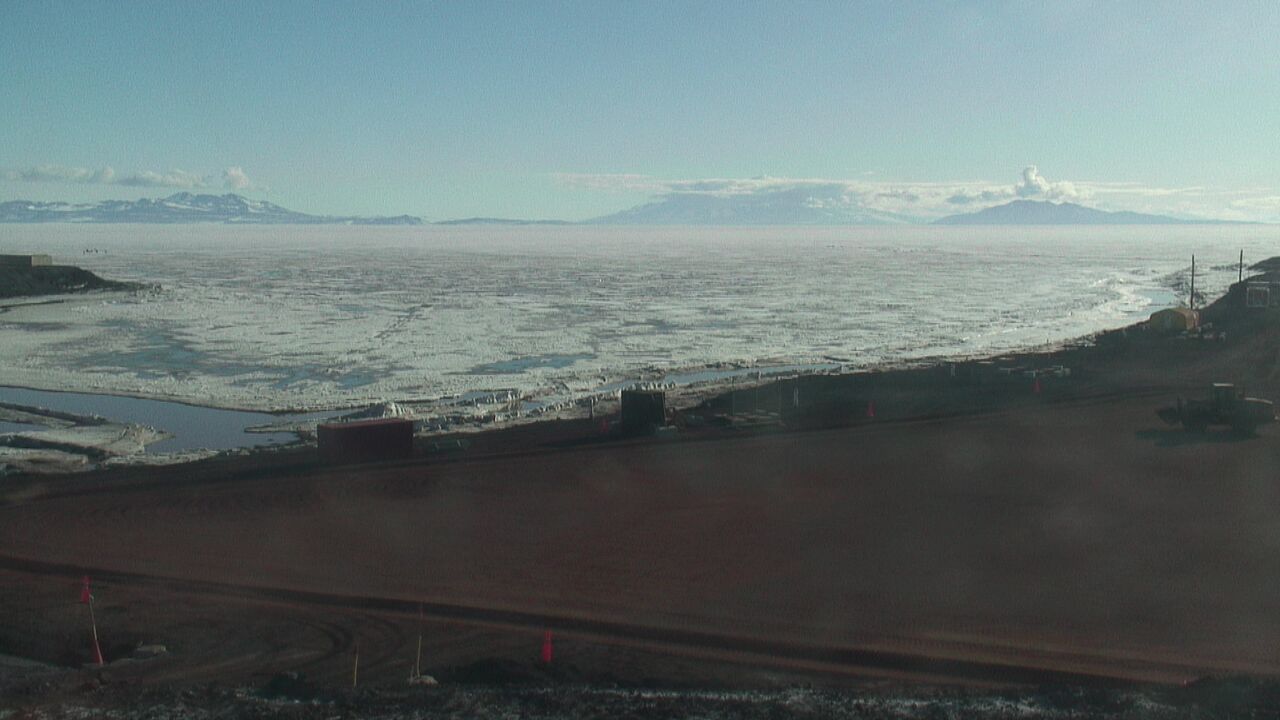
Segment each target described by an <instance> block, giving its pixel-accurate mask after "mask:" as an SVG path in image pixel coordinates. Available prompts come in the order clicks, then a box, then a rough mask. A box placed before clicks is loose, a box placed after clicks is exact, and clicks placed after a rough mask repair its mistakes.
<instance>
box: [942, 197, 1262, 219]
mask: <svg viewBox="0 0 1280 720" xmlns="http://www.w3.org/2000/svg"><path fill="white" fill-rule="evenodd" d="M934 224H935V225H1191V224H1237V223H1232V222H1231V221H1227V220H1180V219H1178V218H1174V217H1169V216H1167V215H1146V214H1143V213H1136V212H1127V211H1122V212H1108V211H1106V210H1095V209H1093V208H1087V207H1085V206H1083V205H1076V204H1075V203H1069V202H1063V203H1055V202H1048V201H1043V200H1014V201H1013V202H1010V203H1005V204H1004V205H996V206H995V207H989V208H986V209H985V210H979V211H977V212H973V213H966V214H964V215H948V216H947V217H944V218H941V219H939V220H935V221H934Z"/></svg>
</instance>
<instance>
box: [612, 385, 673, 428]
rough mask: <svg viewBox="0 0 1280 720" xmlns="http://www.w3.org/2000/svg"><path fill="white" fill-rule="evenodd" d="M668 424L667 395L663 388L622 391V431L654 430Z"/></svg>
mask: <svg viewBox="0 0 1280 720" xmlns="http://www.w3.org/2000/svg"><path fill="white" fill-rule="evenodd" d="M666 424H667V396H666V393H664V392H662V391H661V390H623V391H622V431H623V432H624V433H627V434H628V435H638V434H641V433H647V432H653V431H654V430H656V429H657V428H660V427H662V426H663V425H666Z"/></svg>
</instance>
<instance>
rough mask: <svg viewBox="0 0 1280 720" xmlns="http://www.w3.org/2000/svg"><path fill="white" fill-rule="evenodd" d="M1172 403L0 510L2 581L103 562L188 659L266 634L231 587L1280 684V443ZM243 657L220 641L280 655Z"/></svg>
mask: <svg viewBox="0 0 1280 720" xmlns="http://www.w3.org/2000/svg"><path fill="white" fill-rule="evenodd" d="M1157 402H1158V400H1157V399H1153V398H1151V397H1130V398H1127V399H1125V398H1121V399H1110V400H1107V401H1101V402H1099V401H1092V402H1091V401H1084V402H1075V403H1058V404H1051V405H1043V406H1032V407H1022V408H1018V409H1016V410H1010V411H1007V412H1003V413H997V414H992V415H986V416H975V417H968V418H959V419H949V420H945V421H918V422H902V423H886V424H882V425H869V426H863V427H857V428H846V429H840V430H829V431H819V432H805V433H787V434H775V435H761V436H755V437H741V438H725V439H716V440H708V441H673V442H666V443H640V444H622V445H605V446H599V447H582V448H577V449H565V450H558V451H554V452H545V453H530V454H526V455H523V456H513V457H488V458H466V459H462V460H459V461H455V462H446V463H430V464H417V465H403V466H381V467H379V466H366V467H353V468H346V469H332V470H327V471H321V472H317V473H308V474H302V475H295V476H286V477H279V478H275V479H262V478H256V479H244V480H237V479H236V478H223V479H217V480H210V481H202V482H197V483H190V484H174V485H172V486H167V485H146V486H139V487H119V488H116V489H114V490H113V491H111V492H84V493H80V492H76V493H71V494H66V495H63V496H48V497H33V498H29V499H26V500H19V501H17V502H11V503H10V504H9V505H7V506H2V507H0V567H3V568H5V569H6V572H5V573H3V574H0V590H3V589H4V588H3V585H4V584H6V583H7V584H9V591H10V592H9V593H8V594H7V596H17V595H19V594H21V593H20V590H21V589H22V584H23V583H30V582H33V581H32V580H31V578H35V577H42V576H43V577H47V578H57V579H58V580H57V582H58V583H59V585H58V587H59V588H61V587H63V586H67V585H68V582H69V581H68V578H74V577H75V576H76V575H77V574H78V573H79V572H80V571H81V569H84V570H86V571H89V572H92V573H93V574H95V576H101V577H105V578H107V579H108V580H109V581H111V582H114V583H115V584H116V585H117V586H118V587H120V588H121V592H122V593H126V594H127V593H134V594H139V595H144V596H146V597H149V598H152V600H150V601H148V602H146V603H140V605H139V607H138V609H136V610H134V611H130V610H127V609H122V610H120V611H119V612H120V617H119V618H118V619H120V620H121V621H122V622H123V621H125V620H128V621H130V622H133V623H134V624H137V623H138V622H140V621H141V619H140V618H139V617H132V618H128V617H126V616H128V615H129V613H130V612H133V613H134V614H135V615H140V614H145V613H151V614H152V615H151V616H150V617H153V618H155V619H156V622H157V623H160V624H161V625H162V626H163V627H166V628H169V629H170V630H169V632H171V633H175V634H176V635H177V636H178V637H176V638H175V637H168V638H165V637H161V638H158V640H159V641H162V642H163V641H165V640H166V639H167V640H168V641H169V642H170V644H174V645H181V636H182V633H183V632H190V633H197V632H205V633H206V634H207V633H208V628H207V627H206V628H201V627H200V626H201V625H202V624H206V625H207V624H210V623H212V625H213V626H217V627H221V628H222V631H223V632H225V633H229V634H235V633H237V632H239V633H240V634H242V635H252V636H253V637H254V638H255V639H256V640H255V641H256V642H258V643H259V644H261V643H262V642H263V641H262V636H263V634H264V633H269V632H270V630H269V629H268V628H266V627H265V626H264V627H261V628H259V627H256V626H255V625H253V624H252V623H250V624H247V625H236V624H235V623H225V622H224V623H223V624H221V625H220V624H218V622H215V621H214V620H212V619H202V612H205V609H204V608H203V605H202V602H204V601H192V602H188V600H187V599H189V598H192V597H195V598H208V597H227V598H236V600H235V602H240V603H245V604H246V605H245V607H251V608H252V607H269V608H273V609H272V610H270V612H267V613H266V614H267V615H269V614H271V613H276V614H278V615H280V616H281V618H284V617H285V616H290V617H291V618H292V619H290V620H288V621H289V622H296V623H306V622H311V623H313V625H315V626H316V627H317V628H319V629H317V632H321V631H323V632H328V633H332V634H336V635H337V636H341V637H337V638H336V639H335V638H334V637H329V636H326V637H327V638H328V639H322V640H317V641H316V642H320V643H321V644H326V643H327V644H328V646H329V647H331V654H332V653H337V652H339V651H342V650H345V648H346V647H347V646H348V645H349V644H350V637H351V636H352V635H353V634H354V635H361V633H362V632H363V633H364V636H365V637H366V639H365V640H364V642H365V643H367V645H366V646H365V647H366V648H368V650H367V652H370V653H378V652H383V653H384V654H386V655H388V656H390V655H391V654H396V655H397V656H399V655H405V654H406V652H407V651H406V650H405V648H406V647H408V645H407V643H410V642H412V640H411V638H410V637H408V633H410V632H412V627H413V622H408V621H406V619H407V618H408V619H411V618H413V617H414V614H415V612H416V607H417V603H419V602H426V603H429V606H428V610H429V614H430V615H431V616H432V617H433V618H435V619H436V620H437V621H450V622H453V623H455V624H456V623H464V624H467V626H469V627H471V626H474V627H481V626H483V627H487V628H490V629H497V630H495V631H494V632H493V633H489V636H490V637H499V636H502V634H503V631H502V630H501V629H503V628H505V629H507V630H509V631H510V632H515V631H516V629H519V630H520V631H521V632H522V633H523V636H524V637H527V636H529V634H530V632H531V631H534V630H536V629H537V628H541V627H553V628H557V629H559V630H560V631H561V632H562V633H563V634H564V635H565V636H566V637H569V638H581V639H588V640H591V641H592V642H599V643H603V644H614V645H619V646H628V645H629V646H635V647H646V648H653V649H658V650H663V651H668V652H672V653H684V654H689V653H693V654H703V655H707V656H713V657H719V658H721V659H731V660H735V661H737V662H741V663H746V664H748V665H774V666H777V667H784V668H792V669H806V668H807V669H819V670H826V671H832V672H842V673H849V674H859V675H876V674H881V675H887V676H899V677H928V678H933V679H937V678H943V679H958V680H966V681H994V682H1001V681H1025V682H1038V681H1042V680H1048V679H1075V680H1079V679H1082V678H1086V677H1100V678H1110V679H1136V680H1156V681H1178V680H1183V679H1187V678H1191V677H1196V676H1200V675H1205V674H1221V673H1234V672H1247V673H1256V674H1263V675H1280V594H1277V589H1280V512H1277V509H1278V508H1280V428H1276V427H1275V426H1272V427H1269V428H1266V429H1264V430H1263V431H1262V434H1261V436H1260V437H1257V438H1253V439H1244V440H1241V439H1237V438H1234V437H1232V436H1229V435H1225V434H1218V433H1212V432H1211V433H1209V434H1207V435H1204V436H1190V435H1187V434H1184V433H1183V432H1182V431H1179V430H1168V429H1165V428H1164V427H1163V426H1161V425H1160V424H1159V421H1158V419H1157V418H1156V417H1155V415H1154V413H1153V412H1152V410H1153V408H1154V407H1155V405H1156V404H1157ZM175 472H177V473H181V472H182V471H181V470H177V471H175ZM175 479H178V478H175ZM7 596H6V597H7ZM157 597H159V598H161V599H159V600H156V599H154V598H157ZM175 598H176V599H177V601H176V602H174V601H171V600H172V599H175ZM0 602H6V601H5V600H4V598H3V597H0ZM219 612H222V611H219ZM239 612H242V614H243V615H245V616H251V617H254V618H257V619H258V620H259V621H260V622H263V623H265V622H266V620H263V619H262V618H263V617H265V615H263V614H262V613H261V612H259V611H257V610H244V611H239ZM263 612H266V611H263ZM225 614H226V613H225V612H223V615H224V616H225ZM317 615H321V616H323V617H321V618H319V619H316V617H317ZM161 617H163V618H165V620H164V621H163V623H162V622H161V620H160V618H161ZM308 618H310V619H308ZM360 618H363V619H360ZM388 618H390V620H388ZM66 622H72V620H67V621H66ZM219 622H223V621H219ZM281 622H285V620H284V619H282V620H281ZM377 623H383V625H384V627H382V629H381V630H377V631H376V632H374V631H372V630H369V628H371V627H373V625H376V624H377ZM224 625H225V627H224ZM320 626H323V627H320ZM183 627H189V628H192V629H190V630H189V631H184V630H182V629H181V628H183ZM273 627H274V626H273ZM361 628H364V630H363V631H362V630H361ZM344 634H345V635H344ZM344 637H345V638H346V639H344ZM379 638H380V639H379ZM228 642H229V641H228ZM522 642H523V640H522ZM246 643H247V641H246ZM246 643H241V644H239V645H236V646H235V647H234V648H232V647H228V648H227V649H226V650H225V652H224V655H226V656H228V657H229V656H231V655H234V654H236V653H240V654H245V653H248V654H249V655H251V656H252V655H253V654H254V653H259V652H262V653H263V655H262V658H266V657H267V655H269V653H267V651H265V650H261V649H254V648H255V647H256V646H255V645H254V644H253V643H247V644H246ZM377 648H381V650H378V649H377ZM277 650H278V652H277V654H276V655H272V656H271V657H272V658H274V659H272V660H271V661H270V662H267V660H266V659H263V660H262V664H264V665H271V666H272V667H280V666H284V665H287V658H284V659H282V657H281V656H280V655H279V653H280V652H284V651H283V650H279V649H277ZM317 652H319V651H318V650H317ZM240 662H241V665H246V664H247V665H252V664H253V662H254V660H253V658H252V657H250V658H249V659H247V660H244V659H242V660H241V661H240ZM402 670H403V668H402V667H399V666H397V667H396V670H395V672H396V673H397V676H398V673H400V672H401V671H402Z"/></svg>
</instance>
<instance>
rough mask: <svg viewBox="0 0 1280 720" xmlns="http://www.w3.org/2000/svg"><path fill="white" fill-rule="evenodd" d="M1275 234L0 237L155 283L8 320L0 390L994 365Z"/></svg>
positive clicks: (368, 231) (208, 229)
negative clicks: (921, 363) (961, 361)
mask: <svg viewBox="0 0 1280 720" xmlns="http://www.w3.org/2000/svg"><path fill="white" fill-rule="evenodd" d="M1277 239H1280V231H1277V230H1276V229H1274V228H1270V227H1266V226H1177V227H1089V228H1071V227H1054V228H1049V227H1017V228H967V227H893V228H879V227H876V228H751V229H745V228H711V229H707V228H614V227H514V228H504V227H465V226H464V227H458V226H454V227H431V226H428V227H387V228H378V227H345V226H325V227H305V226H259V227H246V226H241V227H237V226H217V225H191V226H154V225H74V224H49V225H3V226H0V253H16V252H46V253H51V254H53V255H54V257H55V261H56V262H59V263H66V264H75V265H80V266H82V267H86V268H88V269H90V270H93V271H95V272H97V273H99V274H101V275H103V276H105V277H108V278H111V279H119V280H135V281H140V282H146V283H158V284H159V286H160V289H159V290H157V291H155V292H143V293H138V294H121V293H112V294H97V295H88V296H78V297H70V298H68V299H66V301H65V302H61V303H53V304H29V305H23V306H18V307H10V308H9V309H8V310H7V311H5V312H0V384H3V385H16V386H24V387H32V388H41V389H53V390H76V391H84V392H105V393H118V394H133V395H139V396H146V397H155V398H169V399H177V400H182V401H185V402H191V403H197V404H207V405H214V406H221V407H230V408H244V409H253V410H281V409H318V408H330V407H343V406H355V405H360V404H364V403H368V402H373V401H377V400H396V401H403V400H431V399H437V398H443V397H455V396H463V395H465V394H467V393H484V392H489V391H501V392H506V391H507V390H509V389H514V390H515V391H516V394H518V395H519V396H521V397H523V398H525V399H526V400H529V401H535V402H536V401H538V400H539V399H540V398H547V397H553V398H565V397H570V398H572V397H575V396H584V395H588V394H592V393H594V392H597V391H600V390H601V389H606V390H607V389H609V388H612V387H617V386H618V384H619V383H623V384H625V383H626V382H629V381H630V380H632V379H636V378H644V379H650V380H660V379H662V378H664V377H676V378H693V379H705V378H706V377H709V375H707V374H706V373H704V372H703V370H704V369H706V368H724V367H750V366H806V365H810V364H822V365H824V366H826V367H829V366H831V365H832V364H836V365H840V366H844V367H849V368H858V367H867V366H872V365H879V364H885V363H897V362H904V361H910V360H915V359H920V358H927V357H937V356H952V355H984V354H994V353H998V352H1003V351H1008V350H1015V349H1023V348H1028V347H1032V346H1040V345H1044V344H1049V343H1055V342H1060V341H1064V340H1067V339H1071V338H1075V337H1080V336H1083V335H1087V334H1090V333H1093V332H1096V331H1099V330H1102V329H1107V328H1112V327H1118V326H1121V325H1124V324H1127V323H1130V322H1133V321H1135V320H1137V319H1140V318H1143V317H1145V316H1146V315H1147V314H1148V313H1150V312H1152V311H1153V310H1155V309H1158V308H1159V307H1163V306H1167V305H1170V304H1173V303H1175V302H1176V300H1177V296H1176V295H1175V292H1174V289H1175V288H1176V287H1178V283H1179V282H1180V281H1181V280H1184V279H1185V273H1186V270H1187V269H1188V267H1189V265H1190V256H1191V255H1192V253H1195V254H1196V255H1197V256H1198V259H1199V264H1198V269H1199V270H1200V275H1199V277H1198V279H1197V287H1198V288H1203V290H1204V291H1205V292H1206V293H1207V294H1209V295H1210V296H1212V295H1214V294H1216V293H1219V292H1221V291H1222V290H1224V289H1225V287H1226V286H1227V284H1229V283H1230V282H1232V281H1234V280H1235V276H1236V268H1235V260H1236V258H1237V255H1238V253H1239V251H1240V250H1241V249H1242V248H1243V249H1244V251H1245V257H1246V260H1249V261H1256V260H1261V259H1263V258H1265V257H1268V256H1270V255H1271V254H1273V253H1274V252H1275V248H1276V247H1278V246H1277V243H1276V240H1277ZM85 250H95V251H98V252H90V253H86V252H85ZM690 381H692V380H690Z"/></svg>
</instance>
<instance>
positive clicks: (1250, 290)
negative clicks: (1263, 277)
mask: <svg viewBox="0 0 1280 720" xmlns="http://www.w3.org/2000/svg"><path fill="white" fill-rule="evenodd" d="M1244 306H1245V307H1249V308H1265V307H1271V283H1269V282H1250V283H1246V284H1245V286H1244Z"/></svg>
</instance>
